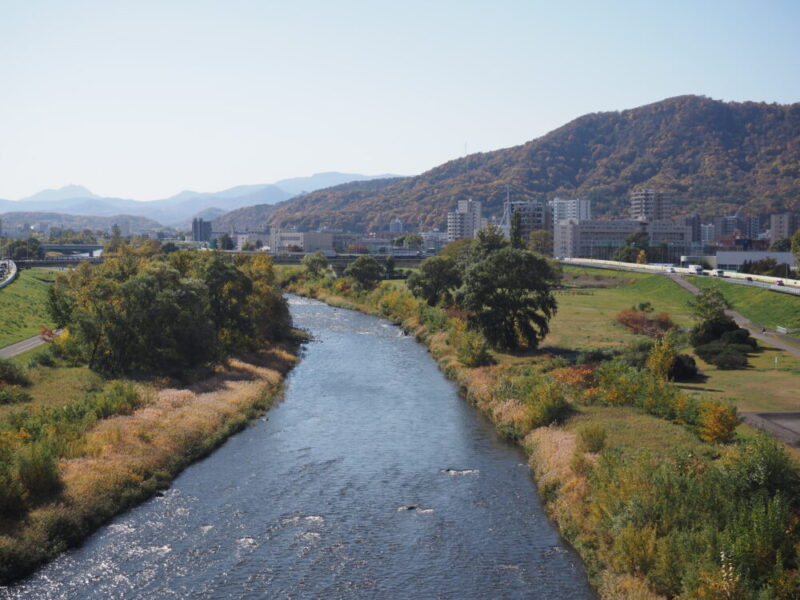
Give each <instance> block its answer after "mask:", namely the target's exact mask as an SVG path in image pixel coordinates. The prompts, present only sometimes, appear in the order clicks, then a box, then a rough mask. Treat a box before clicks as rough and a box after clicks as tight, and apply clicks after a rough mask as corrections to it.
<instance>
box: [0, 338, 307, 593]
mask: <svg viewBox="0 0 800 600" xmlns="http://www.w3.org/2000/svg"><path fill="white" fill-rule="evenodd" d="M296 351H297V345H296V344H291V345H275V346H272V347H270V348H269V349H266V350H263V351H261V352H259V353H257V354H256V355H254V356H252V357H250V358H248V360H247V361H245V360H242V359H238V358H234V359H230V360H228V361H227V363H226V365H225V366H221V367H218V368H217V369H215V371H214V372H213V373H212V374H211V376H210V377H208V378H206V379H204V380H202V381H200V382H198V383H196V384H193V385H190V386H186V387H180V388H176V387H169V386H164V387H155V386H152V385H137V386H136V387H135V393H136V395H137V399H136V400H135V406H136V409H135V410H133V411H132V412H130V414H112V415H110V416H107V418H100V419H99V420H97V421H96V424H95V425H94V426H92V427H91V428H89V429H88V430H87V431H86V432H85V434H83V435H81V436H80V437H79V438H78V439H76V440H73V441H72V442H65V443H67V444H70V443H71V444H73V445H74V447H70V448H67V449H66V452H65V453H64V454H65V455H66V457H65V458H62V459H61V460H60V461H59V464H58V474H59V475H60V481H61V485H60V490H59V491H58V492H57V493H56V494H54V495H53V497H52V498H51V499H49V500H48V501H47V502H44V503H40V504H39V505H37V506H35V507H33V508H32V509H31V510H30V511H29V512H27V514H26V515H24V518H23V519H10V518H4V519H2V521H0V583H9V582H11V581H14V580H16V579H19V578H20V577H22V576H24V575H25V574H28V573H30V572H31V571H33V570H34V569H35V568H36V567H37V566H38V565H40V564H42V563H44V562H46V561H47V560H49V559H51V558H53V557H55V556H56V555H58V554H59V553H61V552H63V551H64V550H66V549H67V548H69V547H71V546H75V545H78V544H80V543H81V541H82V540H83V539H85V538H86V537H87V536H88V535H90V534H91V533H92V532H93V531H95V530H96V529H97V528H98V527H99V526H100V525H102V524H103V523H105V522H107V521H108V520H109V519H110V518H111V517H113V516H114V515H116V514H119V513H121V512H123V511H125V510H127V509H128V508H130V507H132V506H134V505H136V504H138V503H140V502H142V501H143V500H145V499H147V498H149V497H151V496H152V495H153V494H155V493H157V492H158V491H159V490H161V489H163V488H165V487H167V486H168V485H169V483H170V482H171V481H172V479H173V478H174V477H175V476H176V475H177V474H178V473H180V471H182V470H183V469H184V468H185V467H187V466H188V465H189V464H191V463H192V462H194V461H196V460H198V459H200V458H203V457H204V456H206V455H207V454H209V453H210V452H211V451H212V450H214V449H215V448H216V447H217V446H219V445H220V444H222V442H224V441H225V439H227V438H228V437H229V436H230V435H232V434H233V433H236V432H237V431H240V430H241V429H242V428H244V427H245V426H246V425H247V423H248V422H249V421H250V420H251V419H253V418H255V417H256V416H258V415H260V414H262V413H263V412H264V411H265V410H266V409H268V408H269V407H270V406H271V405H272V404H273V403H274V402H275V400H276V398H278V397H279V395H280V392H281V389H282V384H283V380H284V376H285V375H286V373H288V371H289V370H290V369H291V368H292V367H293V366H294V365H295V364H296V363H297V361H298V358H297V355H296V354H297V352H296ZM62 404H63V403H62ZM51 406H55V405H51ZM51 406H47V403H45V405H43V406H42V407H41V408H38V409H36V410H38V414H39V415H42V414H47V413H46V410H47V408H50V407H51ZM64 406H65V409H64V410H68V409H67V408H66V407H68V406H69V403H68V404H65V405H64ZM123 412H129V411H123ZM4 435H5V436H6V437H4V438H3V440H2V441H3V442H4V443H5V442H8V443H9V444H10V443H11V438H10V437H9V436H10V434H4ZM0 449H2V448H0Z"/></svg>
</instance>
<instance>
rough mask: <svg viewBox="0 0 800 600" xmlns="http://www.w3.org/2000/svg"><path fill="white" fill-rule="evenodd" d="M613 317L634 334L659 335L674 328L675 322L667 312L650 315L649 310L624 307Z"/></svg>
mask: <svg viewBox="0 0 800 600" xmlns="http://www.w3.org/2000/svg"><path fill="white" fill-rule="evenodd" d="M639 306H640V307H641V306H642V305H641V304H640V305H639ZM651 310H652V308H651ZM614 318H615V319H616V320H617V321H618V322H619V323H622V324H623V325H625V327H627V328H628V329H630V330H631V331H632V332H633V333H636V334H643V335H649V336H660V335H664V334H665V333H666V332H667V331H669V330H670V329H674V328H675V323H673V322H672V319H671V318H670V316H669V315H668V314H667V313H659V314H657V315H654V316H650V311H646V310H637V309H635V308H626V309H624V310H622V311H620V312H619V313H618V314H617V316H616V317H614Z"/></svg>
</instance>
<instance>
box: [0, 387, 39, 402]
mask: <svg viewBox="0 0 800 600" xmlns="http://www.w3.org/2000/svg"><path fill="white" fill-rule="evenodd" d="M32 399H33V398H32V397H31V395H30V394H29V393H28V392H26V391H25V390H23V389H22V388H20V387H19V386H17V385H10V386H6V387H0V405H3V404H19V403H20V402H30V401H31V400H32Z"/></svg>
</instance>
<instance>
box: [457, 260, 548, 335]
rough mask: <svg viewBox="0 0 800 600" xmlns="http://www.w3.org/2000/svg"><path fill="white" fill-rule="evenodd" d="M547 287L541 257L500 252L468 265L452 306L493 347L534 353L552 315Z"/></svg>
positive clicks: (545, 265) (546, 275) (546, 268)
mask: <svg viewBox="0 0 800 600" xmlns="http://www.w3.org/2000/svg"><path fill="white" fill-rule="evenodd" d="M553 283H554V273H553V272H552V270H551V269H550V265H549V264H548V262H547V261H546V260H545V259H544V258H542V257H539V256H537V255H535V254H533V253H531V252H528V251H525V250H517V249H514V248H502V249H500V250H495V251H494V252H490V253H489V254H488V255H487V256H486V257H485V258H483V259H482V260H479V261H477V262H475V263H473V264H472V265H470V267H469V268H468V269H467V272H466V274H465V276H464V284H463V285H462V287H461V289H459V290H458V292H457V296H456V301H457V303H458V305H459V306H460V307H461V308H463V309H465V310H467V311H469V312H470V313H471V318H472V322H473V323H474V324H475V325H476V326H477V327H478V328H479V329H480V330H481V332H482V333H483V334H484V336H485V337H486V339H487V340H489V342H490V343H492V344H493V345H495V346H497V347H500V348H509V349H514V348H518V347H519V346H520V345H521V344H523V343H524V344H526V345H527V346H528V347H529V348H535V347H537V346H538V344H539V342H540V341H541V340H542V339H543V338H544V337H545V336H546V335H547V332H548V331H549V321H550V318H551V317H552V316H553V315H554V314H555V312H556V308H557V307H556V300H555V297H554V296H553V294H552V291H551V290H552V286H553Z"/></svg>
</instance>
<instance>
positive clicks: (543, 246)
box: [528, 229, 553, 256]
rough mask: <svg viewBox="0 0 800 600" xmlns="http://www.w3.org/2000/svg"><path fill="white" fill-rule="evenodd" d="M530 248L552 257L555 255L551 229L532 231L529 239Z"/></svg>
mask: <svg viewBox="0 0 800 600" xmlns="http://www.w3.org/2000/svg"><path fill="white" fill-rule="evenodd" d="M528 248H530V249H531V251H533V252H538V253H539V254H544V255H545V256H552V254H553V232H552V231H551V230H550V229H537V230H536V231H531V234H530V236H529V237H528Z"/></svg>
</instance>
